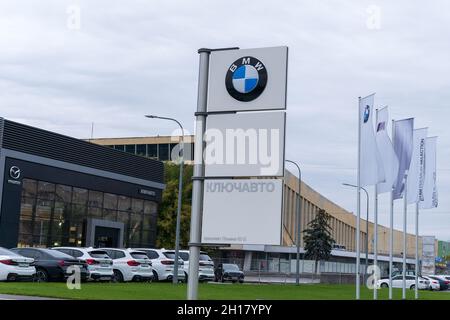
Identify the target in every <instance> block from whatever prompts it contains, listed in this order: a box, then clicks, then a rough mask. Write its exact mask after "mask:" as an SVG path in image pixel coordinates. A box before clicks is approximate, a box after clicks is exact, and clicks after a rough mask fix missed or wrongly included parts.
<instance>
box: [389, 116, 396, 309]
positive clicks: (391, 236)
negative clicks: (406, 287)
mask: <svg viewBox="0 0 450 320" xmlns="http://www.w3.org/2000/svg"><path fill="white" fill-rule="evenodd" d="M394 123H395V121H394V120H392V141H394V134H395V130H394ZM390 201H391V203H390V204H391V206H390V210H389V228H390V234H389V300H392V268H393V267H394V264H393V261H392V260H393V257H392V256H393V251H394V190H392V191H391V198H390Z"/></svg>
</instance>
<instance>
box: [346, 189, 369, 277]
mask: <svg viewBox="0 0 450 320" xmlns="http://www.w3.org/2000/svg"><path fill="white" fill-rule="evenodd" d="M342 185H344V186H347V187H353V188H358V186H355V185H354V184H350V183H343V184H342ZM361 190H363V191H364V192H365V193H366V199H367V205H366V214H367V216H366V270H365V271H364V275H363V277H364V279H365V277H366V272H367V267H368V266H369V193H368V192H367V190H366V189H364V188H363V187H361ZM358 237H359V235H358Z"/></svg>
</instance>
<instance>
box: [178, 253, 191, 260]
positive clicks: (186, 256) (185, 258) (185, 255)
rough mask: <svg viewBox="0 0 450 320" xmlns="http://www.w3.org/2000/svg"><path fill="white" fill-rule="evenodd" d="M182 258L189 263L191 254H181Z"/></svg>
mask: <svg viewBox="0 0 450 320" xmlns="http://www.w3.org/2000/svg"><path fill="white" fill-rule="evenodd" d="M180 258H181V259H183V260H184V261H189V253H187V252H180Z"/></svg>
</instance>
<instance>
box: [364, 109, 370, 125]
mask: <svg viewBox="0 0 450 320" xmlns="http://www.w3.org/2000/svg"><path fill="white" fill-rule="evenodd" d="M369 117H370V106H366V109H365V110H364V123H367V121H369Z"/></svg>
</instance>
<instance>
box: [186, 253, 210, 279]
mask: <svg viewBox="0 0 450 320" xmlns="http://www.w3.org/2000/svg"><path fill="white" fill-rule="evenodd" d="M179 254H180V258H181V259H183V261H184V264H183V269H184V272H185V274H186V279H187V278H188V273H189V250H180V251H179ZM198 280H199V281H201V282H203V281H213V280H214V262H213V261H212V259H211V258H210V257H209V256H208V254H207V253H206V252H203V251H201V252H200V261H199V267H198Z"/></svg>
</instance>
